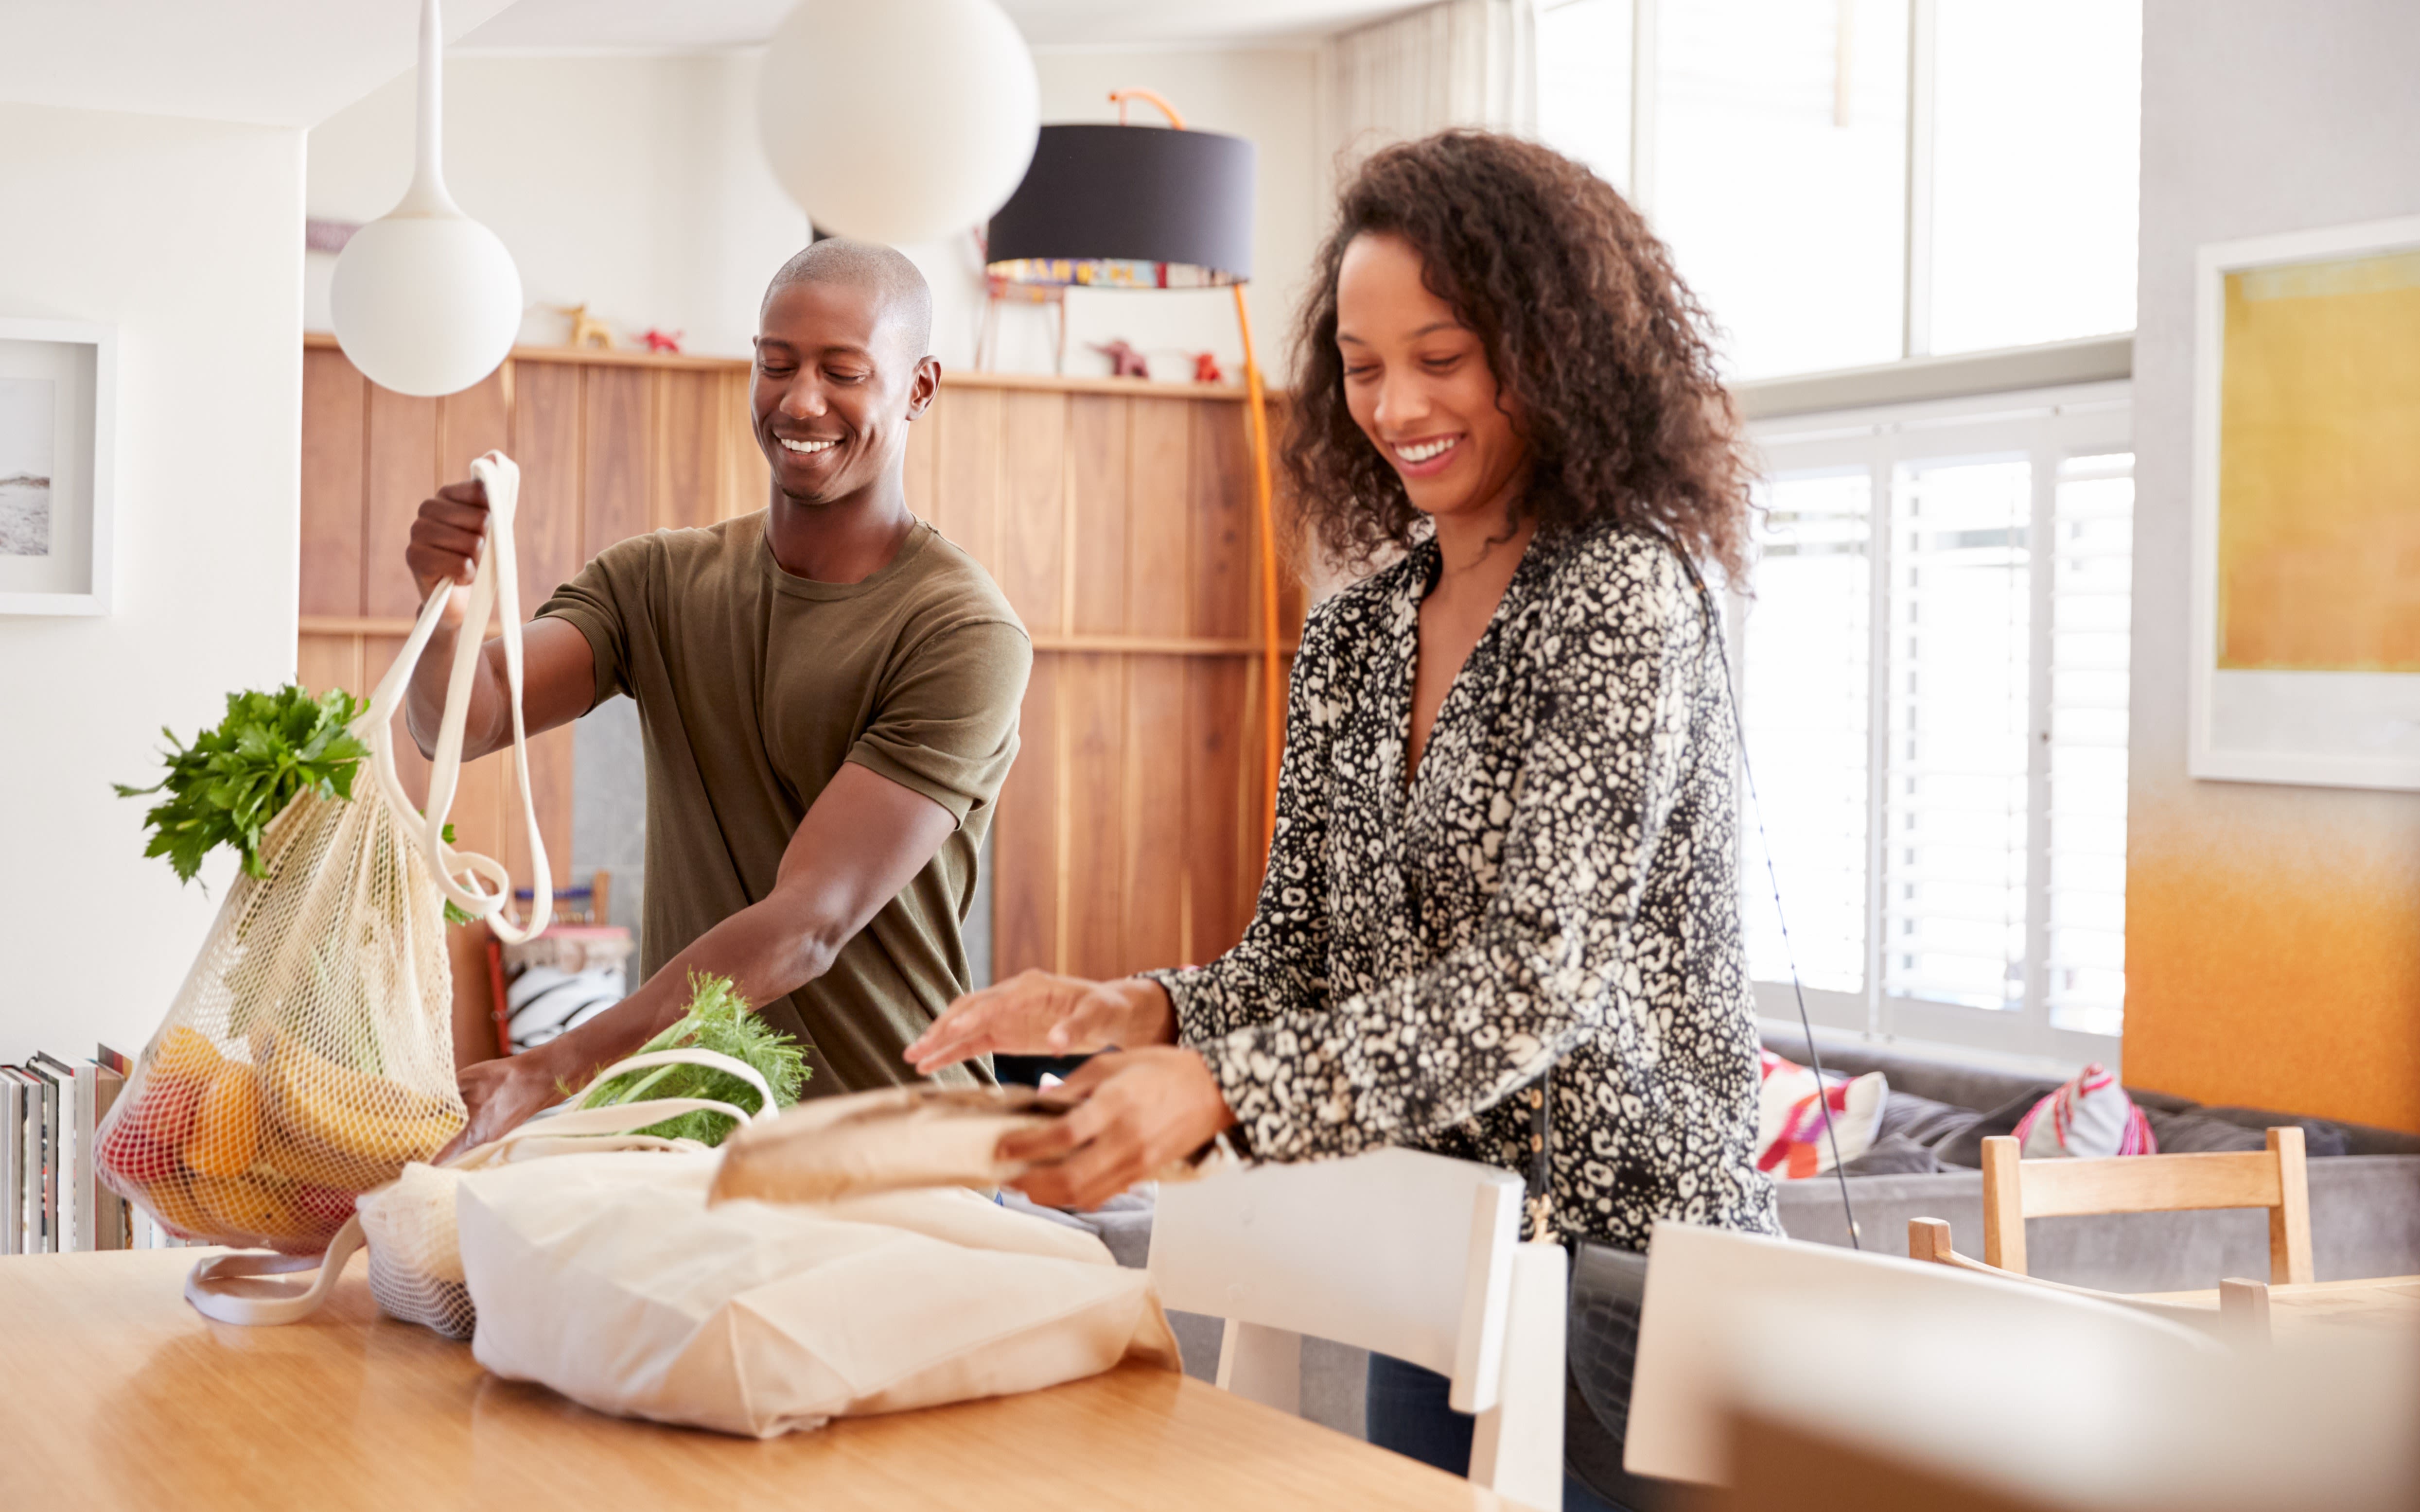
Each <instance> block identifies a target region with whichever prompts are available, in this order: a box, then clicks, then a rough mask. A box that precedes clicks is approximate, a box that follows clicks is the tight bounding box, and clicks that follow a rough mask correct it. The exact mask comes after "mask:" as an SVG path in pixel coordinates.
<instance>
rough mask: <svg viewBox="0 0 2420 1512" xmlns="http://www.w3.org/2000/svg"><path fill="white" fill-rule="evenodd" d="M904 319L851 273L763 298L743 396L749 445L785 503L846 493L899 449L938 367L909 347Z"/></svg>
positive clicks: (875, 475) (867, 481)
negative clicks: (748, 407)
mask: <svg viewBox="0 0 2420 1512" xmlns="http://www.w3.org/2000/svg"><path fill="white" fill-rule="evenodd" d="M908 324H909V322H907V321H906V320H902V319H899V318H897V317H896V316H895V313H894V312H893V311H892V310H891V309H889V308H888V301H885V300H884V299H883V297H882V295H881V293H880V292H879V291H878V290H876V289H875V288H873V287H871V286H868V285H864V284H862V283H860V282H859V281H856V280H853V279H802V280H799V281H797V282H793V283H788V284H783V285H779V286H777V287H775V288H774V289H773V290H772V291H771V292H770V293H769V294H768V296H767V297H766V300H765V307H764V311H763V314H762V315H761V316H759V318H758V321H757V328H758V329H757V336H756V366H755V372H754V375H753V377H752V378H751V380H750V384H749V393H750V397H751V399H752V402H753V404H754V406H755V417H756V418H755V424H756V444H757V445H758V447H760V448H761V449H762V450H763V451H764V453H765V459H766V460H767V461H768V462H769V463H770V464H771V465H772V469H773V486H775V487H777V488H779V489H781V490H782V492H783V494H784V495H786V496H788V497H789V498H790V499H791V500H792V501H796V502H798V503H801V504H828V503H831V502H833V501H836V500H840V499H845V498H847V497H848V496H850V495H851V494H854V493H856V492H858V491H859V490H861V489H862V488H864V487H866V486H869V485H871V484H873V483H875V482H876V480H878V479H879V478H880V477H881V476H882V475H883V473H884V471H886V470H887V469H888V468H890V467H891V465H892V461H893V459H895V458H896V457H897V456H898V455H899V454H900V453H901V451H902V450H903V449H904V448H905V447H906V445H907V423H908V422H909V421H910V420H912V419H913V418H915V417H916V416H918V415H921V414H923V412H924V409H925V407H926V406H928V405H930V404H931V403H932V401H933V392H934V389H935V388H936V386H937V385H938V384H939V378H940V367H939V364H938V363H934V362H933V361H932V359H930V358H929V357H925V356H923V354H922V353H921V352H918V351H915V350H912V349H910V348H911V347H914V346H916V345H919V344H918V343H917V342H916V339H915V336H914V334H913V333H912V332H910V331H909V330H908V329H907V326H908Z"/></svg>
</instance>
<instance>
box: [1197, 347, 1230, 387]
mask: <svg viewBox="0 0 2420 1512" xmlns="http://www.w3.org/2000/svg"><path fill="white" fill-rule="evenodd" d="M1193 381H1194V382H1196V383H1224V382H1226V381H1227V375H1226V374H1224V373H1221V372H1219V371H1218V353H1216V352H1195V353H1194V354H1193Z"/></svg>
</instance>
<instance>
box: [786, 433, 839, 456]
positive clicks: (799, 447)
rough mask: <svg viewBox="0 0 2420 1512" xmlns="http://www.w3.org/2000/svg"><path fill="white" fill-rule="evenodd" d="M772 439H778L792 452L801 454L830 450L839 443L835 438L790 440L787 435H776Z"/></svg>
mask: <svg viewBox="0 0 2420 1512" xmlns="http://www.w3.org/2000/svg"><path fill="white" fill-rule="evenodd" d="M774 440H778V441H780V442H781V443H782V444H783V446H785V447H787V448H789V449H790V450H791V451H793V452H798V453H801V454H804V455H814V454H815V453H817V452H829V451H830V450H831V449H832V448H833V447H835V446H838V445H839V444H840V442H838V441H836V440H835V441H794V440H790V438H788V437H787V436H777V437H775V438H774Z"/></svg>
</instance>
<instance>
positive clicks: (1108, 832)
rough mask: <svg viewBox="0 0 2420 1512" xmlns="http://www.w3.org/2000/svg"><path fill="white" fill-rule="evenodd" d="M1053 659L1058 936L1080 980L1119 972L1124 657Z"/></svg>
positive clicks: (1078, 655) (1087, 655)
mask: <svg viewBox="0 0 2420 1512" xmlns="http://www.w3.org/2000/svg"><path fill="white" fill-rule="evenodd" d="M1055 659H1056V660H1057V661H1058V663H1059V732H1060V748H1059V759H1060V761H1061V763H1062V764H1063V769H1062V772H1061V775H1060V786H1059V794H1060V802H1061V804H1062V805H1063V811H1062V813H1061V816H1060V823H1059V836H1060V861H1059V865H1060V878H1061V880H1060V885H1059V899H1060V902H1059V906H1060V909H1061V910H1062V912H1061V916H1060V920H1059V935H1060V938H1061V940H1062V941H1063V942H1064V943H1063V955H1064V958H1065V960H1066V962H1067V964H1066V965H1065V967H1064V968H1063V969H1064V970H1067V971H1070V972H1073V973H1074V974H1075V975H1077V976H1078V977H1091V978H1106V977H1115V976H1119V975H1121V974H1122V973H1121V969H1120V968H1121V965H1122V964H1123V962H1124V959H1125V949H1124V948H1123V946H1122V943H1121V939H1120V933H1121V925H1122V924H1123V923H1124V908H1123V906H1122V903H1123V895H1124V892H1125V887H1124V886H1123V884H1124V882H1125V864H1124V863H1125V834H1124V827H1125V826H1124V824H1123V821H1124V819H1125V797H1124V789H1125V750H1124V748H1125V733H1126V720H1125V661H1126V658H1125V657H1124V656H1113V655H1104V654H1101V653H1068V654H1066V655H1063V656H1058V657H1056V658H1055Z"/></svg>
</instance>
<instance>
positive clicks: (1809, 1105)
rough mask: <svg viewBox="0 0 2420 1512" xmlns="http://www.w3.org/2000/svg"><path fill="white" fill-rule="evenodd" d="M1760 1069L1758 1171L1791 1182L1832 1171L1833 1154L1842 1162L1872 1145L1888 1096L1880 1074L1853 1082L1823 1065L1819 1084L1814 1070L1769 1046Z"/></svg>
mask: <svg viewBox="0 0 2420 1512" xmlns="http://www.w3.org/2000/svg"><path fill="white" fill-rule="evenodd" d="M1758 1072H1759V1075H1760V1077H1761V1081H1760V1085H1759V1087H1758V1091H1757V1118H1756V1146H1757V1151H1758V1153H1757V1161H1756V1167H1757V1169H1758V1170H1761V1171H1763V1172H1764V1173H1765V1174H1767V1175H1768V1176H1773V1177H1776V1178H1778V1179H1780V1180H1798V1179H1800V1178H1804V1177H1808V1176H1813V1175H1815V1174H1817V1173H1818V1172H1822V1171H1828V1170H1830V1169H1831V1168H1832V1163H1833V1156H1834V1155H1835V1153H1837V1154H1838V1157H1839V1159H1840V1160H1841V1161H1842V1162H1844V1163H1845V1162H1848V1161H1853V1160H1854V1159H1856V1158H1857V1157H1858V1156H1860V1155H1862V1154H1864V1153H1865V1152H1866V1150H1867V1149H1868V1147H1869V1146H1871V1145H1872V1144H1873V1142H1874V1130H1875V1128H1876V1127H1877V1126H1878V1125H1879V1124H1880V1123H1881V1122H1882V1116H1883V1106H1884V1104H1885V1103H1887V1102H1888V1101H1889V1098H1890V1084H1889V1082H1888V1081H1887V1080H1886V1079H1885V1077H1884V1076H1883V1075H1882V1074H1881V1073H1880V1072H1868V1073H1867V1074H1865V1075H1863V1076H1859V1077H1856V1078H1855V1079H1854V1080H1852V1079H1851V1078H1849V1077H1847V1076H1843V1075H1840V1074H1838V1072H1832V1071H1830V1070H1829V1069H1828V1068H1827V1069H1826V1070H1825V1072H1824V1073H1823V1077H1822V1078H1821V1085H1820V1086H1819V1085H1818V1078H1817V1077H1816V1074H1815V1072H1812V1071H1809V1070H1808V1069H1807V1068H1806V1067H1805V1066H1801V1065H1799V1064H1798V1063H1797V1062H1795V1061H1793V1060H1790V1059H1787V1058H1785V1057H1781V1056H1778V1055H1776V1054H1775V1053H1774V1052H1772V1051H1770V1050H1767V1051H1765V1052H1764V1054H1763V1056H1762V1057H1761V1063H1760V1065H1759V1068H1758Z"/></svg>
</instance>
